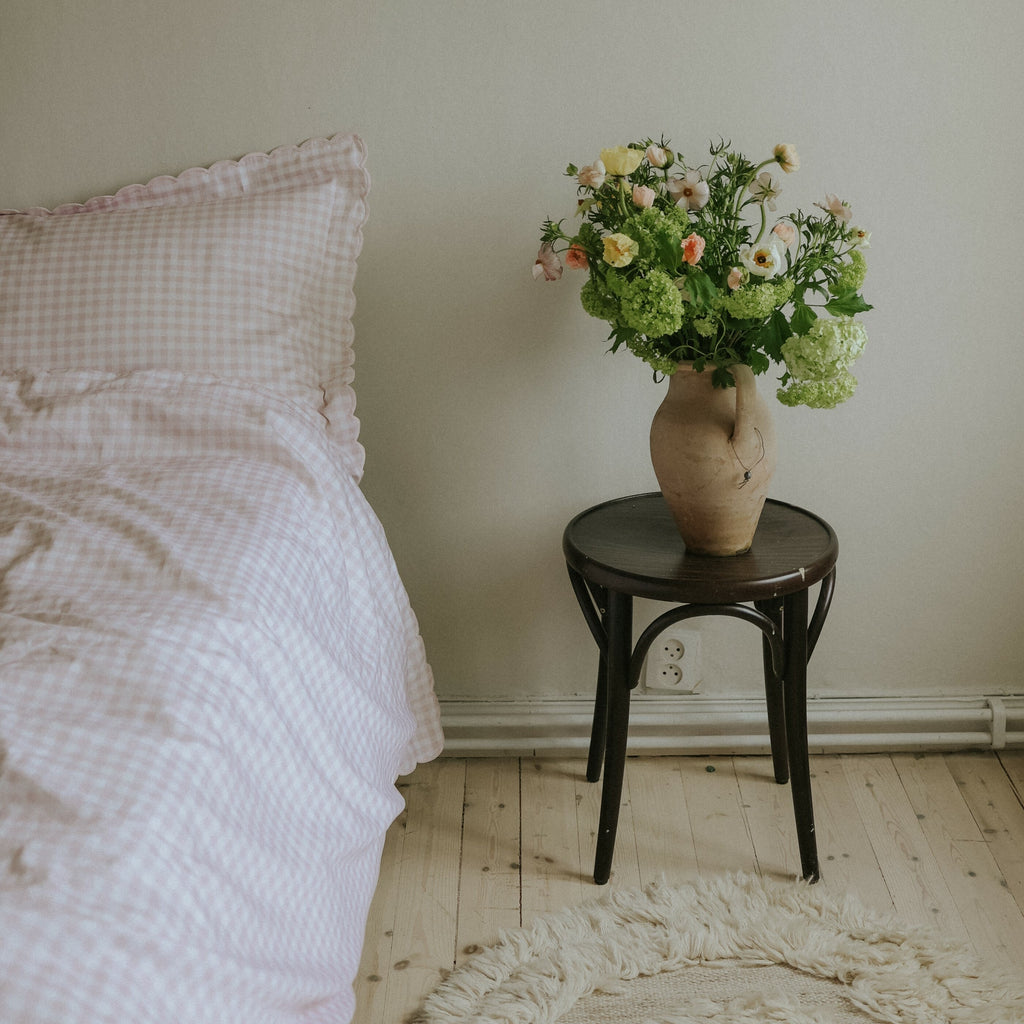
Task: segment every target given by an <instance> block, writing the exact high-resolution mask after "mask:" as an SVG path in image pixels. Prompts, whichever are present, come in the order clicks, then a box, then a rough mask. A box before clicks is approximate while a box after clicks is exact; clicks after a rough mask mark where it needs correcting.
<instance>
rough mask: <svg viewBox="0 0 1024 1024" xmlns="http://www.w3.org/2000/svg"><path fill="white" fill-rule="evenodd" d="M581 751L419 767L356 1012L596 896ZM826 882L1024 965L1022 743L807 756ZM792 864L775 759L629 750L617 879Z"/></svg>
mask: <svg viewBox="0 0 1024 1024" xmlns="http://www.w3.org/2000/svg"><path fill="white" fill-rule="evenodd" d="M585 768H586V765H585V762H584V761H582V760H576V759H539V758H537V759H534V758H522V759H519V758H493V759H490V758H467V759H457V758H450V759H442V760H440V761H436V762H433V763H432V764H428V765H421V766H420V767H419V768H417V770H416V771H415V772H414V773H413V774H412V775H410V776H408V777H407V778H406V779H403V780H402V781H401V782H400V788H401V791H402V792H403V794H404V795H405V798H406V809H405V811H404V812H403V813H402V815H401V816H400V817H399V818H398V819H397V820H396V821H395V823H394V824H393V825H392V827H391V829H390V831H389V833H388V836H387V840H386V842H385V846H384V855H383V859H382V863H381V875H380V883H379V885H378V889H377V894H376V896H375V898H374V901H373V905H372V907H371V910H370V916H369V920H368V924H367V931H366V946H365V950H364V955H363V963H362V966H361V968H360V972H359V976H358V978H357V981H356V999H357V1007H358V1009H357V1013H356V1018H355V1019H356V1020H357V1021H358V1022H359V1024H401V1022H403V1021H406V1020H408V1019H410V1017H411V1016H412V1015H413V1014H414V1013H415V1011H416V1009H417V1008H418V1007H419V1005H420V1002H421V1001H422V999H423V997H424V996H425V995H426V994H427V993H428V992H429V991H430V990H431V989H433V988H434V987H435V986H436V985H437V984H438V983H439V982H440V981H441V980H442V979H443V978H444V977H445V976H446V975H447V973H448V972H449V971H450V970H451V969H452V967H453V966H454V965H455V964H456V963H458V962H459V961H460V960H462V959H464V958H465V957H466V956H467V955H469V954H471V953H472V952H474V951H475V950H476V949H477V948H479V947H480V946H483V945H486V944H488V943H491V942H493V941H494V940H495V939H496V938H497V936H498V933H499V932H500V931H501V930H502V929H504V928H510V927H518V926H519V925H520V924H524V923H529V921H530V920H531V919H532V918H533V917H534V916H536V915H537V914H541V913H544V912H546V911H550V910H557V909H559V908H561V907H564V906H569V905H574V904H577V903H580V902H582V901H583V900H587V899H591V898H593V897H595V896H597V895H599V894H600V893H601V892H602V891H603V889H601V888H599V887H597V886H595V885H594V883H593V879H592V877H591V873H592V871H593V857H594V844H595V841H596V840H595V837H596V833H597V814H598V806H599V802H600V785H592V784H590V783H588V782H587V781H586V779H585ZM811 769H812V772H813V776H814V781H813V792H814V804H815V823H816V828H817V835H818V849H819V854H820V857H821V864H822V876H823V877H822V881H821V883H820V884H821V885H823V886H826V887H827V888H829V889H832V890H835V891H840V892H851V893H853V894H854V895H856V896H857V897H858V898H859V899H860V900H861V902H863V903H865V904H867V905H868V906H871V907H875V908H877V909H879V910H882V911H887V912H893V911H894V912H896V913H897V914H898V915H899V916H900V917H901V918H902V919H903V920H905V921H907V922H909V923H912V924H923V925H926V926H928V927H932V928H937V929H939V930H941V931H942V933H943V934H945V935H946V936H954V937H956V938H958V939H960V940H961V941H963V942H964V943H965V944H967V945H968V946H970V947H972V948H974V949H975V950H976V951H977V952H978V953H979V954H980V955H981V956H983V957H984V958H986V959H987V960H989V961H991V962H993V963H1002V964H1004V965H1010V966H1013V967H1016V968H1020V967H1024V751H1008V752H1001V753H962V754H960V753H957V754H938V753H937V754H927V755H921V754H892V755H888V754H871V755H864V754H856V755H821V756H814V757H812V758H811ZM730 871H742V872H746V873H755V874H759V875H762V876H766V877H770V878H776V879H792V878H795V877H796V876H797V874H798V873H799V856H798V852H797V848H796V836H795V830H794V826H793V809H792V804H791V803H790V795H789V787H788V786H779V785H777V784H776V783H775V781H774V779H773V777H772V766H771V759H770V758H766V757H703V758H702V757H648V758H632V757H631V758H629V760H628V762H627V766H626V778H625V783H624V787H623V794H622V809H621V816H620V819H619V831H618V839H617V842H616V849H615V863H614V867H613V871H612V878H611V882H610V883H609V885H610V886H612V887H618V888H636V887H639V886H643V885H647V884H649V883H651V882H654V881H666V882H668V883H670V884H679V883H683V882H686V881H692V880H694V879H695V878H697V877H698V876H699V875H701V874H704V875H707V874H714V873H723V872H730Z"/></svg>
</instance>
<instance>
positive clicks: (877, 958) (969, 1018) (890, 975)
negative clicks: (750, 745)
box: [416, 875, 1024, 1024]
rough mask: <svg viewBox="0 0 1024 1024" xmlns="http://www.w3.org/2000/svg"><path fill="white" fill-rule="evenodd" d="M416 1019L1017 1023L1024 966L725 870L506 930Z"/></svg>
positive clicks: (435, 1023)
mask: <svg viewBox="0 0 1024 1024" xmlns="http://www.w3.org/2000/svg"><path fill="white" fill-rule="evenodd" d="M1022 958H1024V953H1022ZM1020 973H1021V974H1024V972H1020ZM416 1021H417V1022H418V1024H555V1022H557V1024H865V1022H868V1021H884V1022H890V1024H1024V980H1022V979H1021V978H1019V977H1014V976H1011V975H1010V974H1009V973H1007V972H997V971H984V970H982V969H981V968H980V966H979V965H978V963H977V962H976V960H975V959H974V958H973V957H972V956H971V955H970V954H968V953H967V952H966V951H965V950H964V949H963V948H961V947H958V946H956V945H953V944H951V943H948V942H946V941H945V940H943V939H942V938H940V937H939V936H936V935H934V934H932V933H930V932H926V931H924V930H921V929H916V928H911V927H906V926H902V925H900V924H899V923H898V922H896V921H895V920H894V919H892V918H889V917H884V916H882V915H879V914H876V913H874V912H871V911H868V910H867V909H865V908H864V907H862V906H860V905H859V904H858V903H857V902H856V901H855V900H853V899H851V898H844V897H837V896H835V895H833V894H830V893H828V892H826V891H825V890H824V889H822V888H821V887H820V886H813V887H812V886H809V885H806V884H804V883H799V882H795V883H792V884H784V883H779V882H771V881H767V880H764V879H759V878H751V877H747V876H743V875H736V876H730V877H726V878H720V879H714V880H705V881H702V882H699V883H696V884H694V885H684V886H679V887H670V886H666V885H656V886H651V887H649V888H647V889H644V890H643V891H639V892H638V891H622V892H611V893H609V894H608V895H607V896H605V897H602V898H600V899H597V900H594V901H592V902H589V903H586V904H584V905H582V906H579V907H572V908H567V909H566V910H563V911H559V912H557V913H553V914H547V915H544V916H543V917H540V918H538V919H537V920H535V921H534V922H533V923H532V924H530V925H529V926H528V927H525V928H519V929H515V930H512V931H507V932H504V933H502V935H501V936H500V938H499V941H498V942H497V943H496V944H495V945H494V946H491V947H490V948H488V949H484V950H483V951H481V952H480V953H478V954H476V955H474V956H473V957H472V958H471V959H470V960H468V961H466V962H465V963H464V964H461V965H460V966H459V967H457V968H456V969H455V970H454V971H453V972H452V974H451V975H450V976H449V977H448V979H447V980H446V981H445V982H444V983H443V984H442V985H441V986H440V987H439V988H438V989H437V990H436V991H435V992H434V993H433V994H432V995H430V996H429V997H428V998H427V1000H426V1002H425V1003H424V1006H423V1009H422V1011H421V1013H420V1015H419V1016H418V1017H417V1018H416Z"/></svg>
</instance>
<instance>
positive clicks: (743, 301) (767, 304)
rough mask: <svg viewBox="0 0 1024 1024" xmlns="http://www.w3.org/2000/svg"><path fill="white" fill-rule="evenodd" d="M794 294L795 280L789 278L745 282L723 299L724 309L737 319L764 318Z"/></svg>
mask: <svg viewBox="0 0 1024 1024" xmlns="http://www.w3.org/2000/svg"><path fill="white" fill-rule="evenodd" d="M792 294H793V282H792V281H791V280H790V279H789V278H783V279H782V280H781V281H764V282H762V283H761V284H745V285H743V287H742V288H737V289H736V291H734V292H733V293H732V294H731V295H727V296H726V297H725V298H724V299H722V310H723V311H724V312H726V313H728V314H729V316H733V317H735V318H736V319H737V320H763V319H764V318H765V317H767V316H771V313H772V310H774V309H778V308H779V307H780V306H782V305H784V304H785V303H786V302H788V301H789V299H790V296H792Z"/></svg>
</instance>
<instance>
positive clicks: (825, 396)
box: [775, 370, 857, 409]
mask: <svg viewBox="0 0 1024 1024" xmlns="http://www.w3.org/2000/svg"><path fill="white" fill-rule="evenodd" d="M856 388H857V378H856V377H854V375H853V374H852V373H850V371H849V370H843V371H842V373H840V374H839V376H838V377H833V378H832V379H831V380H793V381H790V382H789V384H787V385H786V387H784V388H779V390H778V391H777V392H776V393H775V396H776V398H778V400H779V401H780V402H781V403H782V404H783V405H806V406H808V407H809V408H811V409H834V408H835V407H836V406H837V405H839V403H840V402H845V401H846V400H847V399H848V398H850V397H851V396H852V395H853V392H854V391H855V390H856Z"/></svg>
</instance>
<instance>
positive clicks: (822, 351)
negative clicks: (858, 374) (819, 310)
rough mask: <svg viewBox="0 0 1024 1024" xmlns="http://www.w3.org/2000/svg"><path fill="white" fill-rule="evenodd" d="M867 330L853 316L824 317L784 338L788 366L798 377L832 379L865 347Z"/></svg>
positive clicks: (801, 378) (811, 379)
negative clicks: (801, 332) (806, 328)
mask: <svg viewBox="0 0 1024 1024" xmlns="http://www.w3.org/2000/svg"><path fill="white" fill-rule="evenodd" d="M867 340H868V335H867V331H865V330H864V328H863V326H862V325H861V324H859V323H857V321H856V320H854V319H853V317H852V316H839V317H835V318H834V319H826V318H822V319H819V320H815V321H814V323H813V324H811V328H810V330H809V331H808V332H807V333H806V334H804V335H799V334H794V335H793V337H791V338H790V339H789V340H788V341H786V342H783V345H782V358H783V359H784V360H785V363H786V369H787V371H788V372H789V373H790V375H791V376H793V377H794V378H796V380H798V381H821V380H832V379H834V378H836V377H839V376H841V374H842V373H843V372H844V371H846V370H847V368H848V367H849V366H850V364H851V363H852V362H853V361H854V360H855V359H856V358H857V357H858V356H859V355H860V354H861V352H863V351H864V345H865V343H866V342H867Z"/></svg>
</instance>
